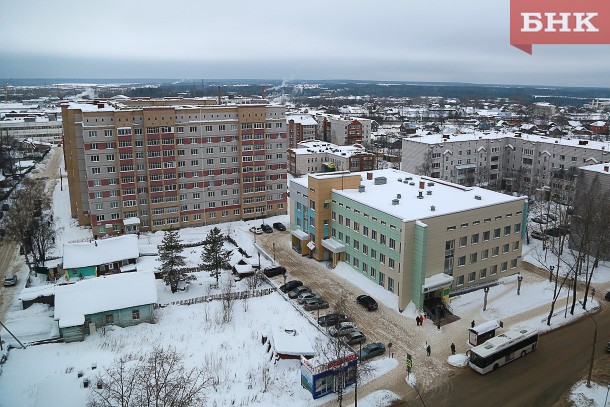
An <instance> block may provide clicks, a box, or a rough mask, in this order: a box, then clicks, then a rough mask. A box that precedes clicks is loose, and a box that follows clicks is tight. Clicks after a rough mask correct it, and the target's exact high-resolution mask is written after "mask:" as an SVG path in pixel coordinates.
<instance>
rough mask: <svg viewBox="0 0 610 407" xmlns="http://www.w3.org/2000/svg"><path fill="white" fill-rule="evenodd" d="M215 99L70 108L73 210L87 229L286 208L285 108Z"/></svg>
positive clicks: (109, 230) (67, 130) (164, 225)
mask: <svg viewBox="0 0 610 407" xmlns="http://www.w3.org/2000/svg"><path fill="white" fill-rule="evenodd" d="M215 102H216V101H215V99H127V100H119V101H109V100H105V101H95V102H91V103H69V104H65V105H63V106H62V115H63V120H64V121H63V122H64V141H65V143H64V153H65V162H66V171H67V175H68V182H69V186H70V205H71V213H72V216H73V217H75V218H77V219H78V222H79V225H90V226H91V227H92V228H93V233H94V234H97V235H104V234H116V233H121V232H126V231H132V232H133V231H137V230H142V231H146V230H164V229H169V228H180V227H186V226H201V225H204V224H210V223H219V222H227V221H234V220H239V219H252V218H258V217H264V216H272V215H279V214H285V213H286V174H287V163H286V149H287V143H288V136H287V133H286V119H285V114H284V108H283V107H280V106H274V105H269V104H266V103H261V102H260V101H259V103H258V104H227V105H217V104H215ZM263 102H264V101H263Z"/></svg>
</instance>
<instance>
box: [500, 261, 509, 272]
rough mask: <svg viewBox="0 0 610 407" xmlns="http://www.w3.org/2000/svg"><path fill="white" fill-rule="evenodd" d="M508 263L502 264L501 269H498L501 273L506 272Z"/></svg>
mask: <svg viewBox="0 0 610 407" xmlns="http://www.w3.org/2000/svg"><path fill="white" fill-rule="evenodd" d="M507 267H508V262H502V268H501V269H500V272H501V273H504V272H505V271H506V270H507Z"/></svg>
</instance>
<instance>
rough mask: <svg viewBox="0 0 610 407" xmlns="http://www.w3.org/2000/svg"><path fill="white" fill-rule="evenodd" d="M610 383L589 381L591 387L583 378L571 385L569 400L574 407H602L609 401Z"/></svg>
mask: <svg viewBox="0 0 610 407" xmlns="http://www.w3.org/2000/svg"><path fill="white" fill-rule="evenodd" d="M609 393H610V385H607V386H601V385H599V384H597V383H595V382H591V388H588V387H587V382H586V381H585V380H583V381H580V382H578V383H576V384H575V385H574V387H572V391H571V393H570V401H571V402H572V403H573V404H572V405H573V406H575V407H604V406H607V405H608V404H607V403H608V401H610V394H609Z"/></svg>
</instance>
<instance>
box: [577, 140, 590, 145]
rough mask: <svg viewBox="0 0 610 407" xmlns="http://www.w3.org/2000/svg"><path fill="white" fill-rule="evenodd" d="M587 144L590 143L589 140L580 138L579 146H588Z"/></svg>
mask: <svg viewBox="0 0 610 407" xmlns="http://www.w3.org/2000/svg"><path fill="white" fill-rule="evenodd" d="M587 144H589V140H578V145H579V146H586V145H587Z"/></svg>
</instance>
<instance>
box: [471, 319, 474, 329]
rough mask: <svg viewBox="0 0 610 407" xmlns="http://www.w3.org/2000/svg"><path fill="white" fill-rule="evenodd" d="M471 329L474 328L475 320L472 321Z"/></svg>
mask: <svg viewBox="0 0 610 407" xmlns="http://www.w3.org/2000/svg"><path fill="white" fill-rule="evenodd" d="M470 327H471V328H474V319H473V320H472V322H471V323H470Z"/></svg>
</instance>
